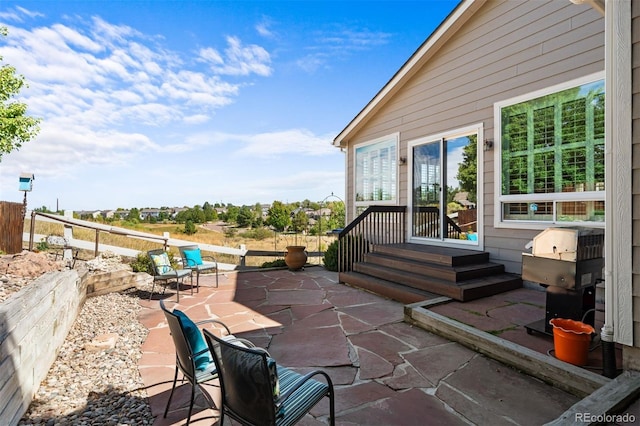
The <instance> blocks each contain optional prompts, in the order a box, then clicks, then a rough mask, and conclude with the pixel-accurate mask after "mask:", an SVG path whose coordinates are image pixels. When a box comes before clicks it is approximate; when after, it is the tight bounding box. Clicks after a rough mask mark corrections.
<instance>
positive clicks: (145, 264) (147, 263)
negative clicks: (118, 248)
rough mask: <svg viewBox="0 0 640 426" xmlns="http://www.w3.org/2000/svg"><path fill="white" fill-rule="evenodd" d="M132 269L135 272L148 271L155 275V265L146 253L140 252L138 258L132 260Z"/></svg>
mask: <svg viewBox="0 0 640 426" xmlns="http://www.w3.org/2000/svg"><path fill="white" fill-rule="evenodd" d="M131 269H132V270H133V272H146V273H148V274H151V275H153V265H152V264H151V259H149V256H147V254H146V253H138V256H137V257H136V259H135V260H134V261H133V262H131Z"/></svg>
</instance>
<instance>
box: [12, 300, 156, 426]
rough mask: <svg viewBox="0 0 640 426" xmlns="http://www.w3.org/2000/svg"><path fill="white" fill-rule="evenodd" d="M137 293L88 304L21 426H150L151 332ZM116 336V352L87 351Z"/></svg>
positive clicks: (87, 302) (114, 350) (108, 350)
mask: <svg viewBox="0 0 640 426" xmlns="http://www.w3.org/2000/svg"><path fill="white" fill-rule="evenodd" d="M138 299H139V297H138V290H137V289H131V290H128V291H126V292H122V293H111V294H107V295H104V296H98V297H93V298H90V299H87V301H86V303H85V305H84V307H83V308H82V311H81V313H80V315H79V316H78V319H77V320H76V323H75V324H74V326H73V328H72V329H71V331H70V332H69V334H68V336H67V338H66V340H65V342H64V344H63V345H62V347H61V348H60V352H59V353H58V357H57V359H56V361H55V362H54V364H53V365H52V367H51V369H50V370H49V373H48V374H47V377H46V379H45V380H44V381H43V382H42V383H41V385H40V388H39V389H38V392H37V394H36V396H35V398H34V400H33V402H32V403H31V406H30V407H29V410H28V412H27V413H26V414H25V416H24V417H23V418H22V420H21V421H20V423H19V424H21V425H47V426H49V425H150V424H153V417H152V416H151V409H150V407H149V403H148V401H147V392H146V390H145V389H144V387H143V386H144V385H143V383H142V379H141V378H140V374H139V372H138V360H139V359H140V357H141V356H142V351H141V350H140V347H141V345H142V343H143V342H144V340H145V338H146V336H147V329H146V328H145V327H144V326H142V324H140V323H139V322H138V320H137V314H138V311H139V309H140V306H139V304H138ZM110 333H116V334H117V340H116V343H115V346H114V347H113V348H110V349H106V350H104V349H103V350H98V351H93V350H91V349H90V348H88V347H87V344H89V343H91V342H92V340H93V339H95V338H96V337H99V336H101V335H105V334H110Z"/></svg>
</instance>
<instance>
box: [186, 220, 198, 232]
mask: <svg viewBox="0 0 640 426" xmlns="http://www.w3.org/2000/svg"><path fill="white" fill-rule="evenodd" d="M196 232H198V229H197V228H196V225H195V224H194V223H193V222H192V221H191V219H188V220H187V221H186V222H185V223H184V233H185V234H187V235H193V234H195V233H196Z"/></svg>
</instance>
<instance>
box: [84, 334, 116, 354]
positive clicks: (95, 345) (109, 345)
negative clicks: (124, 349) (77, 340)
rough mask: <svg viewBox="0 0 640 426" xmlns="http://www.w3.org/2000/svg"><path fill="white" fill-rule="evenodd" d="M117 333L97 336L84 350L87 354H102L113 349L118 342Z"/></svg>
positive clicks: (86, 344)
mask: <svg viewBox="0 0 640 426" xmlns="http://www.w3.org/2000/svg"><path fill="white" fill-rule="evenodd" d="M119 337H120V336H118V334H117V333H107V334H101V335H100V336H97V337H96V338H94V339H93V340H92V341H90V342H88V343H85V345H84V350H85V351H87V352H100V351H104V350H107V349H113V348H115V347H116V342H117V341H118V338H119Z"/></svg>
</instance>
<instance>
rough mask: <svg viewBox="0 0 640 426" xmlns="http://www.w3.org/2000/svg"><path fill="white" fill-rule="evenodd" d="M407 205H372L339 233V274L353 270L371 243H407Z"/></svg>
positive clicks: (368, 249)
mask: <svg viewBox="0 0 640 426" xmlns="http://www.w3.org/2000/svg"><path fill="white" fill-rule="evenodd" d="M406 211H407V206H369V207H368V208H367V209H366V210H365V211H364V212H362V213H361V214H360V215H359V216H358V217H357V218H355V219H354V220H353V221H352V222H351V223H349V224H348V225H347V226H346V227H345V228H344V229H343V230H342V231H340V234H338V272H345V271H351V270H352V269H353V264H354V263H356V262H359V261H361V260H362V259H363V258H364V255H365V254H366V253H368V252H369V251H370V246H371V244H394V243H404V242H405V238H406V237H405V235H406V232H405V223H406V220H405V219H406V218H405V215H406Z"/></svg>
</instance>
